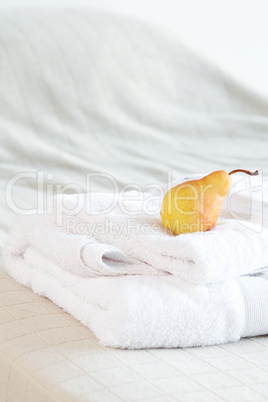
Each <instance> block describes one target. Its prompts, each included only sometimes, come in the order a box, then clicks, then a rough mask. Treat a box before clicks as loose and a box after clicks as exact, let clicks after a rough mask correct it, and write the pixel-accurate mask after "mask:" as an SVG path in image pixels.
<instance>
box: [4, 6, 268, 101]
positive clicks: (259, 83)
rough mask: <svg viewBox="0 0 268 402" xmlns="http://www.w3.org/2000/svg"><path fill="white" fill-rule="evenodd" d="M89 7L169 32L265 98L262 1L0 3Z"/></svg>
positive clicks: (267, 64)
mask: <svg viewBox="0 0 268 402" xmlns="http://www.w3.org/2000/svg"><path fill="white" fill-rule="evenodd" d="M30 6H32V7H44V6H45V7H52V8H53V7H54V8H55V7H59V6H60V7H77V6H83V7H94V8H96V9H100V10H108V11H111V12H113V13H115V14H122V15H129V16H133V17H137V18H139V19H142V20H144V21H146V22H150V23H151V24H155V25H156V26H159V27H164V28H165V29H166V30H170V31H171V32H173V33H175V34H176V35H178V36H179V37H181V38H182V39H183V40H184V41H186V42H187V43H188V44H189V45H191V46H192V47H193V48H194V49H195V50H197V51H198V52H200V53H201V54H202V55H203V56H205V57H206V58H208V59H209V60H212V61H213V62H215V63H217V64H218V65H220V66H221V68H224V69H225V70H226V71H227V72H228V73H229V74H231V75H233V76H234V77H235V78H236V80H238V81H241V82H242V83H243V84H244V85H247V86H249V87H250V88H252V89H254V90H256V91H258V92H259V93H262V94H264V95H266V96H268V84H267V79H266V77H267V71H268V51H267V37H268V26H267V13H268V4H267V1H266V0H247V1H244V0H225V1H223V0H219V1H215V0H202V1H199V0H158V1H154V0H136V1H132V0H112V1H110V0H1V1H0V8H1V7H2V8H6V7H13V8H15V9H16V8H18V7H30Z"/></svg>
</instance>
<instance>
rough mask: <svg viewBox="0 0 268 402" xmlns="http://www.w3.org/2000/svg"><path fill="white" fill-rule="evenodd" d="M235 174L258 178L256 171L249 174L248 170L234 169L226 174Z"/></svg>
mask: <svg viewBox="0 0 268 402" xmlns="http://www.w3.org/2000/svg"><path fill="white" fill-rule="evenodd" d="M237 172H242V173H246V174H249V175H250V176H258V174H259V171H258V170H256V171H255V172H250V171H249V170H244V169H235V170H232V171H231V172H230V173H228V174H229V175H231V174H234V173H237Z"/></svg>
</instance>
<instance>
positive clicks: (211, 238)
mask: <svg viewBox="0 0 268 402" xmlns="http://www.w3.org/2000/svg"><path fill="white" fill-rule="evenodd" d="M242 195H243V194H242ZM238 196H239V201H240V207H241V210H242V211H243V214H242V215H241V214H240V215H238V213H237V210H234V211H232V210H230V208H229V207H228V205H226V206H225V207H224V209H223V217H222V218H221V219H219V221H218V223H217V225H216V226H215V227H214V228H213V229H212V230H211V231H208V232H205V233H203V232H199V233H191V234H185V235H179V236H175V235H174V234H173V233H172V232H170V231H169V230H166V229H165V228H164V227H163V226H162V224H161V218H160V213H159V210H160V206H161V200H162V198H161V196H156V195H155V194H154V193H146V194H138V193H135V192H129V193H125V194H124V195H121V196H120V195H116V197H115V195H112V194H105V193H90V194H79V195H59V196H56V197H54V198H53V199H52V201H51V204H50V206H49V211H50V214H49V215H48V219H50V220H51V222H52V223H53V224H54V225H57V226H58V228H59V229H60V230H62V231H63V232H64V231H65V233H68V234H76V235H79V234H81V233H83V234H84V235H87V236H89V237H90V238H93V239H94V241H96V240H97V241H98V242H100V243H101V244H103V243H104V244H105V245H106V247H108V246H107V245H110V246H113V247H116V248H117V256H118V261H122V262H126V261H128V263H129V264H128V266H127V269H126V270H125V272H124V268H122V264H121V269H119V268H118V273H120V274H121V273H130V274H131V273H139V272H141V273H146V274H150V273H152V274H155V273H156V272H158V273H162V274H171V275H173V276H176V277H178V278H181V279H183V280H185V281H188V282H191V283H195V284H198V285H201V284H207V283H214V282H220V281H224V280H226V279H232V278H237V277H239V276H240V275H243V274H247V273H250V272H253V271H254V270H256V269H259V268H260V267H263V266H265V265H268V247H267V244H268V230H267V229H266V228H265V227H264V226H263V224H262V215H261V212H262V210H261V208H260V204H261V200H260V199H258V197H257V198H255V201H254V205H256V208H255V209H252V211H251V215H252V216H251V217H250V219H249V218H248V216H247V214H246V213H245V210H246V208H247V204H248V202H251V204H252V200H251V198H248V197H246V196H244V198H242V201H243V200H244V202H241V195H240V194H238ZM236 199H237V197H236ZM228 214H229V215H228ZM232 214H233V215H234V217H235V218H233V216H232ZM224 216H226V217H227V218H228V219H227V218H225V217H224ZM237 216H238V217H239V218H240V219H237ZM53 230H54V229H53ZM87 250H88V251H87ZM84 251H85V252H84V262H85V263H86V264H87V262H86V261H87V259H86V254H88V255H89V257H90V251H89V249H88V248H87V247H86V249H84ZM120 255H121V256H122V257H123V259H122V260H120ZM85 259H86V260H85ZM89 261H90V258H89ZM122 269H123V271H122ZM140 269H141V271H140ZM114 273H116V268H115V272H114ZM84 274H85V275H86V272H85V271H84ZM90 274H91V273H90V271H88V275H89V276H90Z"/></svg>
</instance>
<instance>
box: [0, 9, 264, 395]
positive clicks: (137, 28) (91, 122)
mask: <svg viewBox="0 0 268 402" xmlns="http://www.w3.org/2000/svg"><path fill="white" fill-rule="evenodd" d="M0 32H1V34H0V37H1V43H0V50H1V56H0V68H1V73H0V110H1V120H0V136H1V148H0V162H1V175H0V176H1V178H0V191H1V198H0V204H1V205H0V228H1V232H0V234H1V238H0V242H1V245H2V244H3V242H4V240H5V238H6V236H7V232H8V229H9V228H10V227H11V226H12V225H13V223H14V220H15V217H16V214H15V213H14V211H12V209H13V210H14V208H15V206H14V205H16V206H17V207H18V208H20V209H29V208H32V207H40V203H41V206H44V207H45V206H46V197H47V194H45V195H44V197H41V198H39V202H37V201H38V194H39V196H40V194H41V193H42V188H41V187H40V186H39V188H38V186H37V180H36V177H37V176H32V178H29V177H28V179H26V178H24V179H23V178H22V179H21V180H20V181H17V182H16V183H15V186H14V188H13V199H12V200H13V202H14V205H13V204H12V205H11V204H10V200H9V207H8V206H7V204H6V195H5V189H6V186H7V184H8V183H10V178H11V177H12V176H13V175H16V174H18V173H21V172H26V175H27V174H29V172H30V174H33V175H36V174H37V172H38V171H39V172H41V173H42V172H43V173H42V174H44V177H47V173H51V174H53V177H52V176H51V177H50V176H48V177H47V180H46V182H45V183H44V188H45V189H48V187H47V185H49V184H53V185H54V188H53V191H56V189H55V186H56V185H57V184H61V185H63V184H70V183H75V184H76V185H79V186H81V188H83V189H84V190H87V186H86V183H85V180H86V174H87V173H95V172H101V173H105V174H109V175H111V176H112V177H114V179H115V181H116V183H117V185H118V186H119V188H123V187H124V185H127V184H130V183H132V184H136V185H140V186H141V187H142V189H144V187H145V186H146V185H148V184H155V183H158V184H160V183H161V184H163V183H165V182H166V180H167V177H168V175H169V172H172V178H173V179H175V178H176V177H177V176H181V174H185V175H187V174H189V173H195V172H207V171H212V170H215V169H227V170H232V169H235V168H247V169H252V170H255V169H259V170H260V171H261V172H263V173H264V174H266V175H267V174H268V119H267V112H268V103H267V100H266V99H264V98H263V97H262V96H261V95H258V94H256V93H253V92H251V91H249V90H247V89H245V88H243V87H241V86H240V85H239V84H237V83H236V82H234V80H233V79H231V78H230V77H228V76H226V75H225V74H223V72H222V71H221V70H220V69H219V68H216V67H215V66H212V65H209V64H208V63H207V62H204V61H203V60H201V59H200V58H199V57H198V56H196V55H195V54H194V53H193V52H192V51H191V50H189V49H187V48H186V47H185V46H184V45H183V44H182V43H181V41H180V40H179V39H178V38H177V37H176V36H172V35H171V34H166V33H164V32H162V31H160V30H158V29H156V28H154V27H152V26H150V25H146V24H143V23H140V22H138V21H135V20H127V19H125V18H124V17H115V16H112V15H110V14H104V13H95V12H93V11H91V10H82V11H81V10H79V9H76V10H73V11H64V10H60V11H53V12H50V11H49V10H48V11H43V12H42V13H40V11H38V10H35V11H34V10H24V11H19V12H16V13H14V12H8V11H7V12H1V15H0ZM40 180H41V183H42V176H41V179H40ZM94 183H95V184H94V185H93V189H96V190H97V189H98V190H99V189H102V190H103V189H106V190H107V191H111V189H112V188H111V182H109V181H108V185H107V180H106V181H105V179H104V178H103V177H100V176H97V177H96V178H95V180H94ZM39 184H40V182H39ZM49 189H50V190H51V191H52V187H49ZM7 196H9V193H8V194H7ZM43 201H44V202H43ZM0 286H1V293H0V300H1V307H0V320H1V326H0V343H1V345H0V350H1V359H0V365H1V379H0V381H1V387H0V393H1V394H0V399H1V400H8V401H36V400H40V401H42V400H46V401H48V400H49V401H50V400H51V401H52V400H62V401H69V400H87V401H95V400H96V401H109V402H110V401H117V400H125V401H132V400H133V401H135V400H153V401H157V400H159V401H169V400H181V401H199V400H206V401H213V402H214V401H218V400H228V401H232V400H238V399H239V400H240V401H243V400H245V401H246V400H254V401H255V400H256V401H263V400H267V398H268V386H267V384H268V363H267V362H268V360H267V356H268V340H267V337H265V336H263V337H257V338H254V339H253V338H252V339H244V340H241V341H240V342H238V343H237V344H230V345H222V346H215V347H209V348H194V349H185V350H184V349H181V350H180V349H177V350H143V351H120V350H112V349H107V348H104V347H102V346H100V345H99V344H98V342H97V340H96V338H95V337H94V336H93V334H92V333H91V331H90V330H88V329H86V328H84V327H83V326H82V325H81V324H80V323H79V322H77V321H76V320H74V319H73V318H72V317H71V316H70V315H68V314H66V313H65V312H64V311H63V310H61V309H60V308H58V307H57V306H55V305H53V304H52V303H51V302H50V301H49V300H47V299H44V298H41V297H38V296H36V295H35V294H33V293H32V292H31V291H29V290H27V289H25V288H23V287H21V286H19V285H18V284H16V283H15V282H14V281H12V280H11V279H10V278H9V277H8V276H7V275H6V274H5V272H4V271H3V270H1V279H0Z"/></svg>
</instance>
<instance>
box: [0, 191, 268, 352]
mask: <svg viewBox="0 0 268 402" xmlns="http://www.w3.org/2000/svg"><path fill="white" fill-rule="evenodd" d="M128 196H129V199H128V200H127V199H126V198H127V197H126V195H125V198H124V207H125V209H126V210H127V211H125V212H124V211H122V201H123V200H122V199H121V198H120V203H121V206H120V205H119V204H117V205H116V206H115V207H114V208H113V209H112V210H111V211H108V207H109V204H110V202H111V200H112V198H111V196H108V195H104V194H91V195H80V196H79V197H78V198H77V197H76V196H73V195H68V196H57V197H54V198H53V200H52V203H51V205H50V208H49V211H48V212H47V213H39V214H37V215H35V216H24V217H21V218H20V219H19V221H18V224H17V226H16V227H15V228H14V229H13V230H12V231H11V233H10V237H9V240H8V242H7V244H6V246H5V248H4V264H5V267H6V269H7V271H8V272H9V274H10V275H11V276H12V277H13V278H14V279H15V280H17V281H18V282H19V283H21V284H23V285H25V286H28V287H30V288H31V289H33V290H34V291H35V292H36V293H38V294H40V295H43V296H46V297H48V298H50V299H51V300H53V301H54V302H55V303H56V304H58V305H59V306H61V307H63V308H64V309H65V310H66V311H68V312H70V313H71V314H73V315H74V316H75V317H76V318H77V319H79V320H80V321H81V322H82V323H83V324H85V325H87V326H89V327H90V328H91V329H92V330H93V331H94V332H95V334H96V336H97V337H98V338H99V339H100V341H101V342H102V343H103V344H105V345H109V346H113V347H121V348H147V347H187V346H199V345H212V344H219V343H225V342H231V341H236V340H238V339H239V338H240V337H241V336H251V335H256V334H262V333H266V331H268V326H267V323H268V317H267V311H266V310H267V309H266V310H265V308H264V307H263V309H262V310H261V309H259V310H258V311H259V316H262V320H261V324H260V323H259V322H258V323H256V318H254V317H255V314H253V313H252V311H253V312H254V311H255V310H256V308H255V310H254V308H253V307H252V306H251V304H254V303H255V304H254V305H256V303H257V301H256V298H255V299H254V297H255V296H254V295H255V291H257V292H258V289H257V288H256V286H257V285H258V286H261V294H262V303H261V306H265V305H267V303H265V300H267V299H268V288H267V284H268V281H265V283H264V284H263V282H262V283H261V285H259V283H258V284H257V285H256V280H255V279H256V278H255V277H254V278H251V277H249V278H248V277H246V276H243V277H240V278H239V279H236V280H235V279H232V278H236V277H238V276H240V275H242V274H243V275H245V274H247V273H249V272H251V273H252V272H253V273H255V274H257V273H258V272H259V270H258V269H259V268H261V267H263V266H264V265H268V264H267V247H266V244H267V231H266V229H265V228H262V227H260V225H259V224H257V223H256V220H255V221H254V222H253V223H252V222H251V223H250V225H245V224H244V223H245V222H243V221H236V220H235V219H233V218H232V217H230V218H229V219H222V220H221V221H220V222H219V224H217V225H216V227H215V228H214V229H213V230H212V231H210V232H207V233H196V234H191V235H180V236H174V235H172V234H171V232H169V231H167V230H165V229H163V228H162V226H161V224H160V218H159V216H157V214H158V211H159V207H160V203H161V198H160V197H156V196H155V194H154V197H155V198H154V199H152V198H153V194H151V193H147V194H145V195H142V197H141V199H140V200H137V197H136V196H137V194H135V193H129V194H128ZM131 197H132V198H131ZM77 200H78V201H79V202H78V203H77ZM149 200H150V201H151V202H150V208H151V210H152V211H153V213H150V212H149V211H147V213H145V212H144V205H145V203H146V202H147V201H149ZM146 205H147V207H148V205H149V204H146ZM141 206H142V207H143V210H142V211H139V210H138V208H141ZM104 208H106V209H107V211H106V213H104V212H103V209H104ZM148 208H149V207H148ZM97 210H98V212H99V213H97V212H96V211H97ZM89 212H90V213H89ZM138 212H141V213H138ZM129 220H130V223H129ZM128 223H129V224H130V227H128V226H127V225H128ZM79 225H80V226H79ZM112 228H117V229H118V231H117V232H116V230H115V231H114V230H112ZM84 231H85V233H83V232H84ZM89 234H90V235H89ZM250 280H251V281H252V280H255V282H254V284H255V285H256V286H255V288H254V286H253V288H254V292H252V291H251V289H250V285H249V283H251V282H249V281H250ZM266 289H267V292H266ZM266 298H267V299H266ZM258 305H260V303H258ZM254 319H255V321H254ZM256 328H257V329H256ZM256 332H257V333H256Z"/></svg>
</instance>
